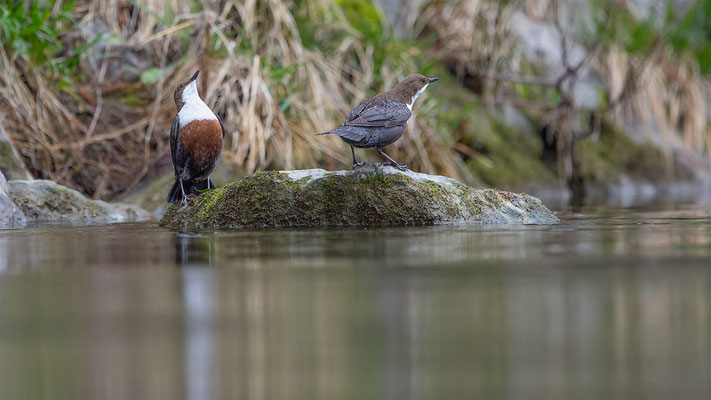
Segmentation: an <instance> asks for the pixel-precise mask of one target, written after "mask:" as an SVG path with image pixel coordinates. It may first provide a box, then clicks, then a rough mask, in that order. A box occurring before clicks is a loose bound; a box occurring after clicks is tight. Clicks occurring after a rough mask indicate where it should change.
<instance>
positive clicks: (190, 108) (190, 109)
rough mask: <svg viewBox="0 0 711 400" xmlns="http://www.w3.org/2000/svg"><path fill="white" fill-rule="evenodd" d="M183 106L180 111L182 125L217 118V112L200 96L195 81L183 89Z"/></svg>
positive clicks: (179, 118) (179, 116) (179, 117)
mask: <svg viewBox="0 0 711 400" xmlns="http://www.w3.org/2000/svg"><path fill="white" fill-rule="evenodd" d="M182 97H183V103H184V104H183V108H181V109H180V111H179V112H178V120H179V121H180V126H185V125H187V124H189V123H190V122H192V121H198V120H211V119H217V116H216V115H215V113H213V112H212V110H210V107H208V106H207V104H205V102H204V101H202V99H201V98H200V95H199V94H198V91H197V84H196V83H195V81H192V82H190V84H189V85H188V87H186V88H185V90H183V96H182Z"/></svg>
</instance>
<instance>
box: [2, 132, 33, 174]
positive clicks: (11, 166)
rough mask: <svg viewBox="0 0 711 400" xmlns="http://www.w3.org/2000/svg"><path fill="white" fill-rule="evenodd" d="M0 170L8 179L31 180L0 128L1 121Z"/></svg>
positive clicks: (7, 136) (20, 159) (17, 154)
mask: <svg viewBox="0 0 711 400" xmlns="http://www.w3.org/2000/svg"><path fill="white" fill-rule="evenodd" d="M0 170H1V171H3V172H4V173H5V175H6V176H7V178H8V179H32V175H30V171H28V170H27V167H26V166H25V162H24V161H22V158H21V157H20V153H18V152H17V149H16V148H15V145H14V144H13V143H12V141H11V140H10V136H9V135H8V134H7V132H6V131H5V127H3V126H2V121H0Z"/></svg>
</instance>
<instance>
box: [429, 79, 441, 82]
mask: <svg viewBox="0 0 711 400" xmlns="http://www.w3.org/2000/svg"><path fill="white" fill-rule="evenodd" d="M429 80H430V83H432V82H435V81H438V80H439V78H429Z"/></svg>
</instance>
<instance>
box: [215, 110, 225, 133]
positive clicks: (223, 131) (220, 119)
mask: <svg viewBox="0 0 711 400" xmlns="http://www.w3.org/2000/svg"><path fill="white" fill-rule="evenodd" d="M215 116H216V117H217V120H218V121H219V122H220V128H222V138H223V139H224V138H225V126H224V125H222V118H220V116H219V115H217V114H215Z"/></svg>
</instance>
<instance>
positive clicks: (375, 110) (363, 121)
mask: <svg viewBox="0 0 711 400" xmlns="http://www.w3.org/2000/svg"><path fill="white" fill-rule="evenodd" d="M411 115H412V113H411V112H410V109H409V108H407V106H406V105H405V104H404V103H400V102H375V103H374V104H372V105H367V104H366V103H363V104H361V105H359V106H358V107H356V108H355V109H354V110H353V111H351V113H350V114H348V121H346V123H345V124H344V125H346V126H362V127H385V128H390V127H393V126H397V125H404V124H405V123H406V122H407V120H408V119H410V116H411Z"/></svg>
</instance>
